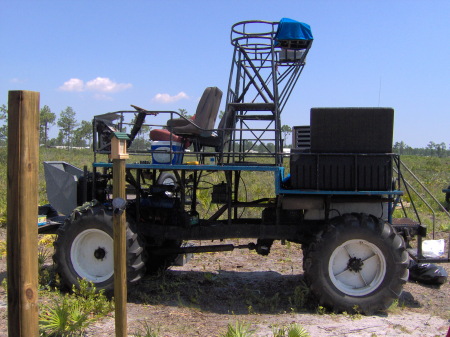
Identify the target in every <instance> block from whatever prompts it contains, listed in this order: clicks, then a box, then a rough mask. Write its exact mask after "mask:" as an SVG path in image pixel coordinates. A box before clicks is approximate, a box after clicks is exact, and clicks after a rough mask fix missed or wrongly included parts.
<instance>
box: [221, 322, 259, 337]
mask: <svg viewBox="0 0 450 337" xmlns="http://www.w3.org/2000/svg"><path fill="white" fill-rule="evenodd" d="M252 336H254V331H253V330H251V329H250V325H249V324H246V323H241V322H239V321H238V322H236V323H235V325H232V324H228V330H227V331H226V332H225V333H224V334H223V335H221V337H252Z"/></svg>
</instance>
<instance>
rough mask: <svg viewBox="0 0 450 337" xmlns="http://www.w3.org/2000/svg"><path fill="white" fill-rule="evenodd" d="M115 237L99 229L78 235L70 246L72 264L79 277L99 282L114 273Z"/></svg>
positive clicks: (88, 230)
mask: <svg viewBox="0 0 450 337" xmlns="http://www.w3.org/2000/svg"><path fill="white" fill-rule="evenodd" d="M113 247H114V243H113V239H112V238H111V236H109V234H108V233H106V232H104V231H102V230H99V229H87V230H85V231H83V232H81V233H80V234H78V235H77V237H76V238H75V240H73V243H72V247H71V248H70V259H71V261H72V266H73V268H74V269H75V271H76V273H77V274H78V276H79V277H81V278H85V279H86V280H88V281H92V282H94V283H99V282H103V281H106V280H107V279H109V278H110V277H111V276H112V275H113V274H114V253H113Z"/></svg>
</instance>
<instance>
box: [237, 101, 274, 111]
mask: <svg viewBox="0 0 450 337" xmlns="http://www.w3.org/2000/svg"><path fill="white" fill-rule="evenodd" d="M228 106H229V107H230V108H232V109H233V110H234V111H272V112H274V111H275V103H228Z"/></svg>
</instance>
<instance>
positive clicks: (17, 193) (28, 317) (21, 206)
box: [7, 91, 39, 337]
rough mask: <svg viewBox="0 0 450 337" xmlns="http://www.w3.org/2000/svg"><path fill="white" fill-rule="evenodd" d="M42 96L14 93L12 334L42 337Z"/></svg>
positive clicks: (10, 217)
mask: <svg viewBox="0 0 450 337" xmlns="http://www.w3.org/2000/svg"><path fill="white" fill-rule="evenodd" d="M38 166H39V93H38V92H33V91H9V95H8V169H7V179H8V182H7V203H8V205H7V212H8V217H7V242H8V244H7V269H8V271H7V277H8V335H9V336H20V337H37V336H38V335H39V323H38V303H37V300H38V294H37V288H38V287H37V286H38V284H37V283H38V259H37V253H38V243H37V235H38V228H37V210H38V172H39V167H38Z"/></svg>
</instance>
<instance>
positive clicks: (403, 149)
mask: <svg viewBox="0 0 450 337" xmlns="http://www.w3.org/2000/svg"><path fill="white" fill-rule="evenodd" d="M449 147H450V144H449ZM393 151H394V153H397V154H399V155H411V156H428V157H440V158H443V157H450V148H449V149H447V146H446V144H445V143H435V142H433V141H430V142H429V143H428V144H427V146H426V147H424V148H413V147H411V146H409V145H407V144H405V142H403V141H401V142H396V143H395V144H394V146H393Z"/></svg>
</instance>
